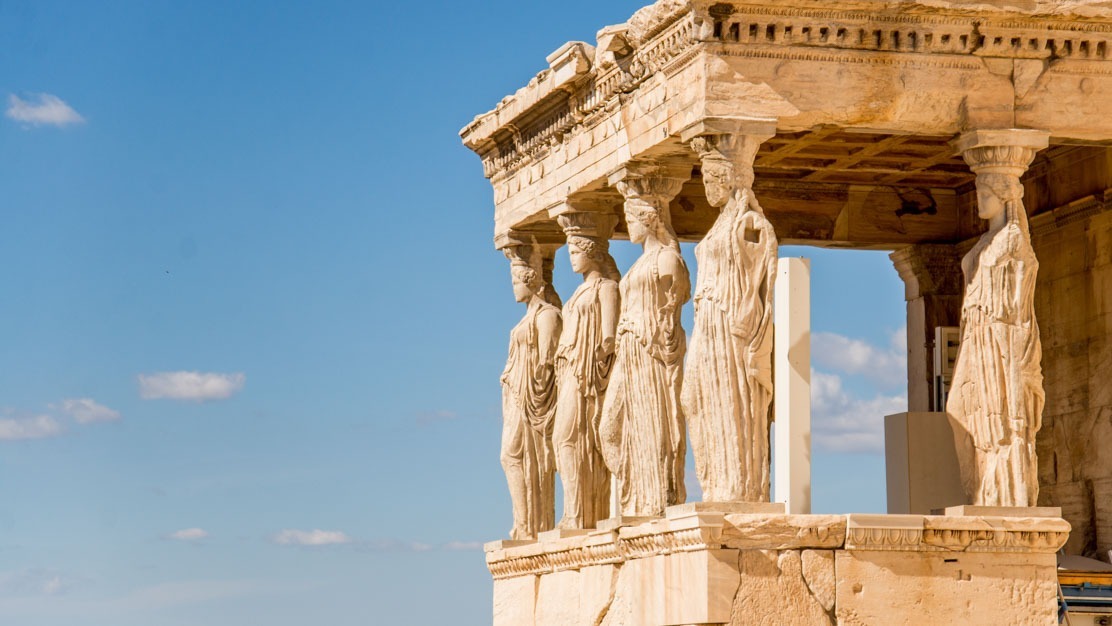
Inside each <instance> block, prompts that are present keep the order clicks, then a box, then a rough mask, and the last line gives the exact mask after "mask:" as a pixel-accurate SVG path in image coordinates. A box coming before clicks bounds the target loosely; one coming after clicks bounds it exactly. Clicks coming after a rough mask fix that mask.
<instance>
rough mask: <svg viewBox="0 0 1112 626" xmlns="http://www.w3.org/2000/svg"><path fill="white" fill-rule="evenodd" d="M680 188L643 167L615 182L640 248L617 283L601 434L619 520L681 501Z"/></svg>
mask: <svg viewBox="0 0 1112 626" xmlns="http://www.w3.org/2000/svg"><path fill="white" fill-rule="evenodd" d="M684 180H685V178H683V177H679V176H676V175H674V174H670V173H668V172H666V171H664V170H662V169H660V168H658V167H656V166H653V165H646V166H641V167H638V168H636V169H633V168H630V170H629V171H628V173H627V175H625V176H624V177H623V178H622V179H621V180H620V181H619V182H618V188H619V190H621V192H622V194H623V195H624V196H625V198H626V201H625V214H626V224H628V226H629V229H630V238H631V240H632V241H633V242H635V243H640V244H642V245H643V246H644V252H643V253H642V255H641V257H640V258H638V259H637V261H636V262H635V263H634V264H633V266H632V267H631V268H630V269H629V271H628V272H626V275H625V276H624V277H622V281H621V285H620V286H621V299H622V313H621V318H620V320H619V322H618V338H617V357H616V359H615V361H614V370H613V373H612V374H611V379H610V387H609V390H608V391H607V394H606V400H605V402H604V403H603V408H602V418H601V424H600V426H599V435H600V439H601V442H602V451H603V456H604V458H605V459H606V465H607V467H609V468H610V471H611V472H612V473H613V474H614V475H615V476H616V477H617V482H618V502H619V503H620V507H621V508H620V513H621V514H623V515H634V516H636V515H661V514H663V513H664V508H665V507H667V506H669V505H672V504H679V503H681V502H683V501H684V500H685V499H686V493H687V490H686V487H685V486H684V482H683V473H684V453H685V451H686V429H685V426H684V418H683V411H682V409H681V407H680V386H681V385H682V383H683V373H682V371H681V367H682V364H683V355H684V352H685V349H686V337H685V333H684V330H683V326H681V325H680V309H681V307H682V306H683V304H684V303H685V302H687V300H688V299H689V298H690V297H691V286H690V282H689V278H688V272H687V266H686V264H685V263H684V261H683V257H682V256H680V248H679V243H678V242H677V241H676V237H675V233H674V232H673V231H672V226H671V222H670V219H669V214H668V203H669V202H670V201H671V199H672V198H673V197H674V196H675V195H676V193H677V192H678V191H679V189H680V186H682V185H683V182H684Z"/></svg>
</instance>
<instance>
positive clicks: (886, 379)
mask: <svg viewBox="0 0 1112 626" xmlns="http://www.w3.org/2000/svg"><path fill="white" fill-rule="evenodd" d="M811 357H812V358H813V359H814V362H815V365H818V366H819V367H823V368H825V369H828V370H833V371H835V372H839V373H841V374H856V375H860V376H864V377H865V378H867V379H869V380H871V381H873V382H876V383H879V384H882V385H885V386H888V387H893V386H897V385H900V384H904V383H906V381H907V329H905V328H901V329H899V330H897V331H895V332H893V333H892V334H891V336H890V337H889V345H888V346H887V347H885V348H879V347H877V346H874V345H872V344H871V343H868V342H866V341H862V340H860V339H852V338H850V337H846V336H844V335H839V334H837V333H814V334H812V335H811Z"/></svg>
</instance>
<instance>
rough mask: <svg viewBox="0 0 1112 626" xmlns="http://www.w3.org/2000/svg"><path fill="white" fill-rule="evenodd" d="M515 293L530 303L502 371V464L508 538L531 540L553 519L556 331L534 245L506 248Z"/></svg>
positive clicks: (556, 309)
mask: <svg viewBox="0 0 1112 626" xmlns="http://www.w3.org/2000/svg"><path fill="white" fill-rule="evenodd" d="M506 256H507V257H508V258H509V259H510V263H511V266H510V273H511V276H512V278H513V289H514V298H515V299H516V300H517V301H518V302H524V303H526V304H527V305H528V306H527V308H526V310H525V316H524V317H523V318H521V321H520V322H518V324H517V326H514V328H513V330H512V331H510V349H509V358H508V359H507V360H506V369H505V370H504V371H503V372H502V453H501V460H502V468H503V469H504V470H505V472H506V481H507V483H508V484H509V488H510V500H511V501H512V503H513V516H514V525H513V529H512V530H511V531H510V537H511V538H512V539H531V538H534V537H536V535H537V533H538V532H541V531H545V530H551V529H552V527H553V525H554V521H555V515H556V513H555V508H556V498H555V469H556V462H555V458H554V454H553V451H552V427H553V418H554V415H555V412H556V375H555V370H554V367H553V366H554V359H555V352H556V343H557V340H558V338H559V336H560V308H559V306H557V305H556V304H553V303H552V301H553V300H555V301H557V302H558V301H559V300H558V299H556V298H555V297H554V295H553V294H551V293H549V292H551V291H552V287H551V285H550V284H549V283H547V281H546V280H545V278H544V262H543V260H542V259H541V254H540V251H539V249H538V247H537V246H530V245H521V246H513V247H511V248H507V249H506Z"/></svg>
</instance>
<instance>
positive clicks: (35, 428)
mask: <svg viewBox="0 0 1112 626" xmlns="http://www.w3.org/2000/svg"><path fill="white" fill-rule="evenodd" d="M63 432H64V429H63V428H62V425H61V424H59V423H58V422H57V421H56V420H55V419H54V418H53V417H51V416H49V415H36V416H34V417H5V418H0V441H16V440H20V439H45V438H46V437H56V436H58V435H61V434H62V433H63Z"/></svg>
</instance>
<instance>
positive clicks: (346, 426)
mask: <svg viewBox="0 0 1112 626" xmlns="http://www.w3.org/2000/svg"><path fill="white" fill-rule="evenodd" d="M639 6H640V0H637V1H633V2H626V1H612V2H608V3H606V4H605V5H602V4H599V3H594V2H587V1H586V0H568V1H566V2H562V3H560V6H559V7H558V8H557V7H555V6H554V5H552V4H551V3H534V2H519V1H503V0H497V1H489V2H485V3H482V4H481V6H463V5H460V4H458V3H423V4H420V5H413V6H402V5H400V4H398V5H395V4H392V3H391V4H372V3H355V2H349V3H343V2H317V3H313V4H312V5H308V4H303V3H298V4H295V3H289V2H266V3H262V2H242V3H234V4H233V3H223V2H189V3H170V2H158V1H149V2H105V3H96V4H95V5H94V3H72V2H65V3H64V2H38V1H36V2H30V1H21V0H0V41H4V42H5V43H4V46H3V48H2V49H0V98H2V101H0V107H2V109H3V111H4V116H3V117H2V118H0V163H2V164H3V166H2V167H0V290H2V291H0V293H2V294H3V295H2V298H0V302H2V304H0V328H2V329H4V341H3V347H2V348H0V372H3V375H2V376H0V622H3V623H16V624H20V625H21V626H47V625H51V626H53V625H61V624H66V625H71V624H74V623H81V624H83V625H86V626H99V625H104V626H149V625H150V624H159V625H161V626H179V625H194V624H204V625H205V626H221V625H229V626H230V625H239V624H246V623H266V624H270V625H272V626H287V625H288V626H293V625H303V624H330V625H346V624H353V625H354V624H367V623H403V624H439V623H453V624H465V625H468V624H475V625H478V624H484V623H489V611H490V582H489V577H488V575H487V573H486V569H485V566H484V563H483V557H482V553H481V551H479V550H477V549H476V546H477V545H478V544H479V543H481V542H483V541H487V540H490V539H495V538H499V537H501V536H503V535H504V534H505V533H506V531H507V530H508V528H509V526H510V512H509V499H508V495H507V493H506V488H505V483H504V479H503V476H502V472H501V468H500V467H499V464H498V439H499V432H500V429H501V418H500V415H499V410H500V409H499V403H500V400H499V387H498V374H499V372H500V371H501V368H502V365H503V363H504V359H505V349H506V336H507V333H508V331H509V329H510V328H511V327H512V326H513V325H514V323H515V322H516V320H517V319H518V318H519V317H520V315H521V314H522V312H523V310H522V308H521V306H520V305H518V304H516V303H514V302H513V298H512V295H511V290H510V282H509V272H508V267H507V263H506V261H505V259H504V258H503V257H502V255H501V254H499V253H498V252H497V251H495V250H494V249H493V247H492V244H491V235H492V215H493V205H492V193H491V189H490V186H489V184H488V182H487V181H486V180H485V179H483V177H482V168H481V166H480V163H479V160H478V158H477V157H475V156H474V155H473V154H471V153H470V152H469V151H467V150H466V149H465V148H463V146H462V145H461V144H460V142H459V138H458V135H457V133H458V130H459V129H460V128H461V127H462V126H463V125H464V124H466V123H467V122H469V121H470V120H471V118H472V117H473V116H474V115H475V114H477V113H480V112H483V111H486V110H488V109H489V108H491V107H492V106H493V105H494V104H495V103H496V102H497V101H498V100H499V99H501V98H502V97H503V96H504V95H505V94H507V93H511V92H513V91H514V90H516V89H517V88H518V87H520V86H521V85H523V84H524V83H525V82H527V81H528V79H529V78H530V77H531V76H532V75H533V74H534V73H535V72H537V71H539V70H540V69H542V68H543V67H544V65H545V63H544V57H545V55H547V54H548V53H549V52H551V51H553V50H555V49H556V48H558V47H559V46H560V45H561V44H562V43H563V42H565V41H567V40H587V41H592V40H593V38H594V33H595V31H596V30H598V29H599V28H601V27H602V26H604V25H607V24H613V23H618V22H621V21H624V20H625V19H626V18H627V17H628V16H629V15H630V14H631V13H632V12H633V11H634V10H636V9H637V8H638V7H639ZM614 251H615V256H616V258H617V259H618V263H619V266H620V267H621V268H622V269H625V268H627V267H628V266H629V265H630V264H631V263H632V261H633V259H634V258H635V257H636V253H637V250H636V248H635V247H633V246H631V245H629V244H627V243H616V244H615V246H614ZM685 253H686V254H687V255H688V256H689V258H690V256H691V249H690V246H687V247H686V249H685ZM783 254H791V255H805V256H809V257H811V258H812V268H813V281H814V296H813V304H814V311H813V323H814V328H815V330H816V336H815V353H816V359H815V369H816V388H815V405H816V411H815V430H816V437H815V440H816V449H815V480H814V503H815V509H816V510H818V511H829V512H836V511H841V512H848V511H882V510H883V509H884V482H883V460H882V457H881V456H880V454H879V447H878V446H879V442H880V439H879V433H880V428H879V424H880V420H881V416H882V415H883V413H884V412H893V407H897V408H898V407H899V406H900V405H901V403H902V402H903V393H904V391H903V385H902V384H901V383H900V381H901V380H902V376H903V374H902V370H901V368H902V367H904V365H903V353H902V350H903V348H902V346H901V345H900V344H899V342H898V341H895V342H893V337H897V336H898V335H899V334H900V331H901V328H902V325H903V316H904V303H903V299H902V293H903V291H902V285H901V284H900V282H899V279H898V277H897V276H896V273H895V271H894V270H893V269H892V267H891V264H890V263H889V261H888V260H887V257H886V255H885V254H884V253H879V252H848V251H822V250H816V249H810V248H790V249H789V248H785V249H784V250H783ZM691 263H692V267H694V261H693V259H692V260H691ZM577 280H578V277H576V276H574V275H573V274H572V273H571V271H570V269H569V268H568V267H567V258H566V254H564V253H561V255H560V256H559V257H558V270H557V287H558V289H559V290H560V292H561V293H562V294H564V295H565V297H566V296H567V295H568V294H570V293H571V291H572V290H574V288H575V285H576V283H577ZM687 323H688V324H690V311H687Z"/></svg>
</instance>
